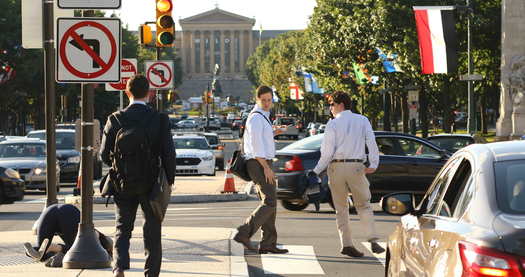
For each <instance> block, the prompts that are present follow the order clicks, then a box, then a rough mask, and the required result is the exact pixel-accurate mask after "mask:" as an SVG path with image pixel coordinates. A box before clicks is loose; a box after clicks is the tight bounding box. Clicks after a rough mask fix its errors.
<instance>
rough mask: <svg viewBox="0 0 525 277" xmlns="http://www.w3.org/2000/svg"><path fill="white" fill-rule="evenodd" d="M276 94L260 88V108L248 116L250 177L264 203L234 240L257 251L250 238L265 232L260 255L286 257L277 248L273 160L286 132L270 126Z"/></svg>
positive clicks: (246, 134) (245, 142)
mask: <svg viewBox="0 0 525 277" xmlns="http://www.w3.org/2000/svg"><path fill="white" fill-rule="evenodd" d="M272 100H273V91H272V89H271V88H269V87H267V86H260V87H259V88H257V105H255V107H254V108H253V110H252V111H251V112H250V115H248V120H247V121H246V128H245V131H244V136H243V147H244V155H245V157H246V160H247V169H248V174H249V175H250V177H251V178H252V180H253V181H254V182H255V184H257V186H258V188H259V192H260V195H261V198H262V199H261V204H260V205H259V207H257V209H255V211H253V213H252V214H251V216H250V217H248V218H247V219H246V221H245V223H244V224H243V225H241V226H239V227H238V228H237V230H238V233H237V234H236V235H235V237H234V240H235V241H237V242H239V243H242V244H243V245H244V246H245V247H246V248H248V249H251V250H255V249H253V246H252V245H251V243H250V238H251V237H252V236H253V234H255V233H256V232H257V231H258V230H259V228H261V229H262V239H261V242H260V244H259V254H267V253H274V254H283V253H287V252H288V250H287V249H281V248H277V230H276V228H275V217H276V215H277V194H276V188H275V185H276V183H275V174H274V172H273V170H272V160H273V158H275V141H274V136H276V135H278V134H280V133H282V132H283V129H281V128H278V129H276V130H274V126H272V124H271V123H270V119H269V117H270V109H271V108H272Z"/></svg>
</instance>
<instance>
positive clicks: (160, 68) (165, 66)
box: [144, 61, 173, 89]
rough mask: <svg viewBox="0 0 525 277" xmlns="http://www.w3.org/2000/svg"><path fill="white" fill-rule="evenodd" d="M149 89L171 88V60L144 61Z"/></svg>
mask: <svg viewBox="0 0 525 277" xmlns="http://www.w3.org/2000/svg"><path fill="white" fill-rule="evenodd" d="M144 65H145V72H146V78H148V81H149V84H150V86H151V87H150V89H170V88H173V61H145V62H144Z"/></svg>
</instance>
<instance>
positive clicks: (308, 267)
mask: <svg viewBox="0 0 525 277" xmlns="http://www.w3.org/2000/svg"><path fill="white" fill-rule="evenodd" d="M282 248H286V249H288V250H289V251H290V252H289V253H287V254H263V255H261V261H262V265H263V268H264V274H276V275H286V274H302V275H324V274H325V273H324V271H323V269H322V268H321V265H320V264H319V261H317V257H316V255H315V252H314V247H313V246H311V245H283V246H282Z"/></svg>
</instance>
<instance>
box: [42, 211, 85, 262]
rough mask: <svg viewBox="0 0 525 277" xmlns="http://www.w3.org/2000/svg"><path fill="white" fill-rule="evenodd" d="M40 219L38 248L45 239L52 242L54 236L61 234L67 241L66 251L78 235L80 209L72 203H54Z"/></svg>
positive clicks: (65, 241)
mask: <svg viewBox="0 0 525 277" xmlns="http://www.w3.org/2000/svg"><path fill="white" fill-rule="evenodd" d="M38 221H39V223H38V227H37V245H36V248H37V249H38V248H40V245H42V242H43V241H44V239H49V243H51V242H52V241H53V237H54V236H55V235H59V236H60V238H61V239H62V240H63V241H64V243H65V246H64V249H63V251H64V253H66V252H67V251H68V250H69V249H70V248H71V246H73V242H75V238H76V237H77V232H78V223H79V222H80V211H79V210H78V209H77V208H76V207H75V206H72V205H53V206H50V207H49V208H47V209H46V210H44V212H43V213H42V215H41V216H40V218H39V219H38Z"/></svg>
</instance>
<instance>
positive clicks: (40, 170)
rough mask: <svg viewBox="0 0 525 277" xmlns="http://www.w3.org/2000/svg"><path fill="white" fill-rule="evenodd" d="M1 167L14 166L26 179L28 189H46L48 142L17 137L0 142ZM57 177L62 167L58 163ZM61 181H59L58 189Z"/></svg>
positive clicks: (58, 177) (23, 178)
mask: <svg viewBox="0 0 525 277" xmlns="http://www.w3.org/2000/svg"><path fill="white" fill-rule="evenodd" d="M0 167H4V168H12V169H14V170H16V171H18V173H19V174H20V178H21V179H22V180H24V181H25V188H26V189H38V190H45V189H46V173H47V170H46V142H45V141H43V140H40V139H31V138H24V139H17V140H6V141H3V142H0ZM56 174H57V176H56V178H57V181H58V180H59V179H60V167H59V165H58V163H57V164H56ZM59 190H60V182H57V191H59Z"/></svg>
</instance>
